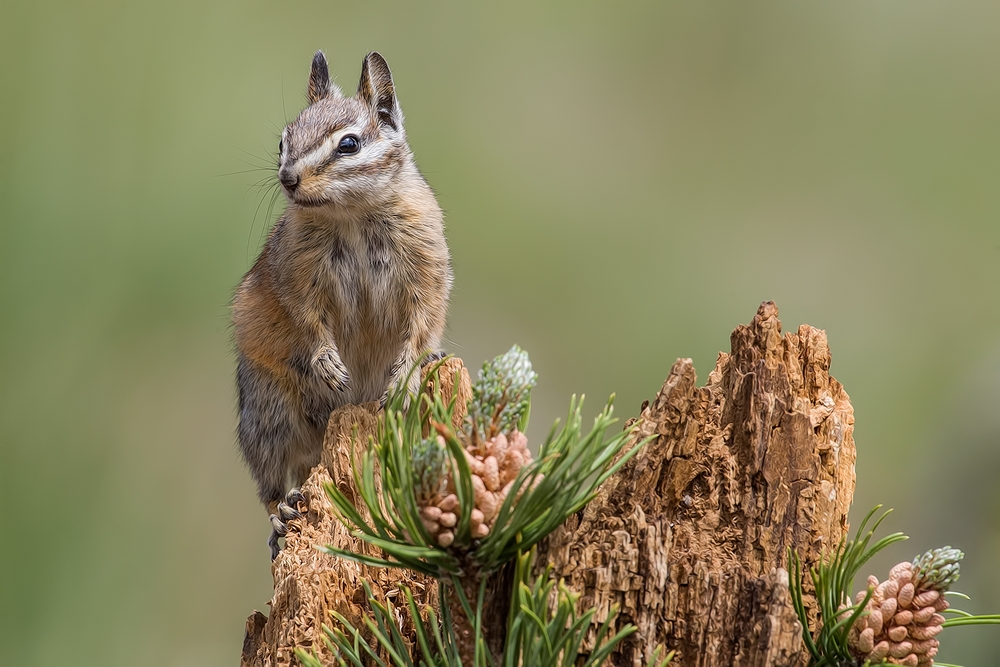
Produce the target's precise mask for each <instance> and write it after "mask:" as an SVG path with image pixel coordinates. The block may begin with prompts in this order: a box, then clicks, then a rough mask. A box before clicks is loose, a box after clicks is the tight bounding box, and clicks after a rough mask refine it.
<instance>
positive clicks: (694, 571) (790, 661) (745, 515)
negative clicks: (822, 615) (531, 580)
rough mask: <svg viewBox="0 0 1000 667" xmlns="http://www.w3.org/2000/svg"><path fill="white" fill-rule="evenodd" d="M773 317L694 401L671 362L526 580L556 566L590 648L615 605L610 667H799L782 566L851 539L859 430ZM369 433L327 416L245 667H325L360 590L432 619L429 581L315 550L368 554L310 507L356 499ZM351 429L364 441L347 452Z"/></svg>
mask: <svg viewBox="0 0 1000 667" xmlns="http://www.w3.org/2000/svg"><path fill="white" fill-rule="evenodd" d="M777 315H778V310H777V307H776V306H775V305H774V304H773V303H771V302H766V303H764V304H762V305H761V307H760V308H759V309H758V311H757V314H756V316H755V317H754V318H753V321H752V322H751V324H749V325H746V326H740V327H738V328H737V329H736V330H735V331H734V332H733V333H732V337H731V343H732V351H731V352H730V353H729V354H725V353H723V354H720V355H719V359H718V362H717V364H716V367H715V369H714V370H713V371H712V373H711V374H710V375H709V378H708V383H707V385H706V386H704V387H697V386H696V382H695V372H694V367H693V365H692V363H691V360H690V359H680V360H678V361H677V362H676V363H675V364H674V366H673V368H672V369H671V371H670V375H669V377H668V378H667V380H666V382H665V383H664V385H663V387H662V389H661V390H660V392H659V394H658V395H657V396H656V398H655V399H654V400H653V401H652V402H647V403H645V404H644V405H643V409H642V414H641V416H640V417H639V418H638V424H637V430H636V434H635V436H634V438H635V439H634V442H638V441H640V440H642V439H644V438H647V437H652V439H651V440H650V441H649V442H648V443H647V444H646V445H644V446H643V447H642V449H641V450H640V451H639V452H638V453H637V454H636V456H635V457H634V458H633V459H632V460H631V461H629V462H628V463H627V464H626V465H625V466H624V467H623V468H622V469H621V470H620V471H619V472H618V473H617V474H616V475H615V476H614V477H612V478H611V479H609V480H608V482H607V483H606V484H605V485H604V486H603V487H602V489H601V491H600V493H599V495H598V497H597V498H595V499H594V500H593V501H592V502H591V503H590V504H589V505H588V506H587V507H586V508H585V509H584V510H583V511H582V512H580V513H579V514H578V515H576V516H575V517H572V518H571V519H570V520H569V521H568V522H567V523H566V524H565V525H564V526H563V527H562V528H560V529H559V530H557V531H556V532H555V533H553V534H552V535H551V536H550V537H549V538H548V539H547V540H545V541H544V542H543V543H542V544H541V545H540V547H539V553H538V557H537V558H536V568H537V569H538V572H541V571H543V570H544V568H545V567H546V565H551V566H552V567H553V570H554V576H556V577H559V578H563V579H564V580H565V582H566V585H567V586H568V587H569V588H570V589H572V590H575V591H577V592H579V593H581V594H582V598H581V600H580V605H581V607H582V608H584V609H587V608H597V610H598V612H597V614H596V615H595V617H594V623H595V626H594V628H592V630H591V636H590V637H589V638H588V641H589V642H590V644H589V645H590V646H592V645H593V643H592V642H593V640H594V637H593V634H594V631H595V630H596V624H599V623H601V622H603V621H604V619H605V618H606V617H607V615H608V613H609V612H610V610H611V608H612V605H617V606H618V607H619V608H620V614H619V616H618V618H617V619H616V620H615V622H614V626H613V627H614V628H615V629H617V628H620V627H621V626H623V625H624V624H625V623H632V624H634V625H635V626H637V627H638V632H637V633H635V634H634V635H632V636H631V637H629V638H628V639H627V640H626V641H625V642H623V643H622V644H621V645H620V646H619V649H618V651H617V652H616V653H615V654H613V656H612V657H611V659H610V663H611V664H614V665H630V666H633V665H634V666H637V667H638V666H639V665H645V664H647V662H648V660H649V658H650V657H651V655H652V651H653V650H654V648H655V647H656V646H657V645H661V644H662V645H664V646H665V647H666V648H667V649H676V650H677V651H678V655H677V657H676V658H675V660H674V662H673V663H672V666H673V667H716V666H718V667H765V666H766V667H783V666H792V665H803V664H805V662H806V654H805V651H804V648H803V644H802V640H801V632H802V630H801V627H800V626H799V623H798V620H797V618H796V615H795V612H794V610H793V609H792V606H791V601H790V598H789V595H788V574H787V571H786V570H785V568H786V565H787V559H788V554H787V550H788V548H790V547H791V548H794V549H797V550H798V552H799V554H800V555H801V556H802V558H803V561H804V566H805V567H806V568H808V567H810V566H812V565H814V564H815V563H816V562H817V561H818V559H819V556H820V553H821V550H822V549H823V548H831V547H833V546H835V545H836V544H837V543H838V542H839V541H840V540H841V539H842V538H843V537H844V535H845V533H846V530H847V513H848V509H849V507H850V504H851V499H852V497H853V493H854V461H855V449H854V440H853V435H852V434H853V428H854V413H853V408H852V407H851V403H850V400H849V398H848V396H847V394H846V392H844V389H843V387H842V386H841V385H840V383H839V382H837V381H836V380H835V379H833V378H832V377H831V376H830V375H829V369H830V352H829V348H828V346H827V341H826V334H825V333H824V332H823V331H820V330H817V329H814V328H812V327H809V326H802V327H799V329H798V331H797V332H796V333H786V334H784V335H782V334H781V323H780V322H779V321H778V317H777ZM446 371H450V372H452V373H453V372H459V373H460V374H462V376H463V378H464V381H463V384H462V385H461V387H460V392H464V393H465V397H467V396H468V393H467V392H468V376H467V374H466V373H465V371H464V368H462V366H461V362H460V361H459V360H451V361H450V362H449V365H448V366H446ZM443 376H444V377H450V374H449V375H443ZM444 384H445V385H447V384H448V383H444ZM459 403H460V404H462V405H464V401H463V400H460V401H459ZM375 419H376V416H375V406H365V407H361V408H357V407H352V408H345V409H344V410H338V411H337V412H335V413H334V414H333V415H332V416H331V420H330V426H329V428H328V432H327V439H326V443H325V452H324V457H323V463H322V464H321V465H320V466H317V468H316V469H314V471H313V473H312V475H310V478H309V481H308V482H307V483H306V485H305V486H304V487H303V491H304V493H305V494H306V496H307V498H308V500H309V511H308V513H307V514H306V516H305V518H304V519H302V520H301V521H298V522H294V523H295V524H296V525H295V529H296V531H295V532H290V533H289V536H288V538H287V545H286V548H285V550H284V551H282V553H281V554H280V555H279V557H278V559H277V560H276V561H275V563H274V566H273V574H274V580H275V595H274V598H273V600H272V602H271V615H270V617H269V618H267V619H265V618H264V617H263V615H262V614H260V612H255V614H254V615H252V616H251V617H250V619H248V621H247V636H246V640H245V642H244V651H243V659H242V661H241V665H243V666H247V667H249V666H253V667H265V666H270V665H290V664H296V660H295V657H294V653H293V652H292V650H293V648H294V647H295V646H303V647H306V648H307V649H308V648H316V647H319V648H320V649H321V650H320V654H321V656H326V657H327V658H329V655H328V654H326V653H324V651H325V648H323V647H322V646H321V645H322V640H321V639H320V637H321V631H320V626H321V624H322V623H324V622H329V621H328V620H327V619H328V618H329V616H328V613H327V612H328V611H329V610H336V611H338V612H340V613H342V614H344V615H345V616H347V617H348V618H352V619H357V618H359V616H360V613H359V612H360V611H361V609H362V608H363V605H364V600H363V594H359V591H361V585H360V581H361V579H362V578H367V579H368V580H369V581H370V582H371V585H372V589H373V591H375V592H376V594H377V595H378V596H379V597H384V596H387V595H389V596H391V595H394V592H395V590H396V589H397V587H398V583H399V582H400V581H401V580H403V581H405V582H406V583H407V585H409V586H410V587H411V588H413V589H414V592H415V593H416V594H417V595H419V596H422V600H423V601H426V602H428V603H432V604H433V603H435V602H436V601H435V600H434V598H435V595H436V586H435V585H434V582H431V581H428V580H426V579H425V578H423V577H421V576H419V575H416V574H414V573H410V572H404V571H401V570H380V569H374V568H369V567H365V566H360V565H357V564H354V563H349V562H345V561H342V560H335V559H333V558H331V557H329V556H325V555H322V554H320V553H318V552H316V551H315V550H314V549H313V548H312V545H314V544H331V543H332V544H336V545H337V546H340V547H344V548H351V549H354V550H356V551H361V552H363V553H372V554H374V552H375V550H374V549H373V548H372V547H370V546H368V545H366V544H364V543H362V542H361V541H360V540H356V539H355V538H353V537H351V536H350V535H348V534H347V531H346V529H344V528H343V526H341V525H340V524H339V523H338V522H337V521H336V520H335V519H334V518H333V517H332V514H331V511H332V510H331V507H330V504H329V501H328V500H327V499H326V496H325V494H324V493H323V492H322V485H323V483H324V482H325V481H330V480H332V481H334V483H336V484H338V485H339V486H340V488H342V489H344V490H346V491H350V490H351V489H353V477H352V473H351V456H350V452H351V451H354V449H353V448H354V447H358V446H364V444H365V443H367V435H368V434H370V433H372V432H373V429H374V425H375ZM632 421H633V422H634V421H635V420H632ZM355 425H356V427H357V433H358V435H359V436H360V437H359V438H353V439H352V437H351V433H352V430H353V428H354V427H355ZM498 595H499V593H498ZM501 597H502V595H501ZM807 603H811V600H808V598H807ZM526 667H527V666H526Z"/></svg>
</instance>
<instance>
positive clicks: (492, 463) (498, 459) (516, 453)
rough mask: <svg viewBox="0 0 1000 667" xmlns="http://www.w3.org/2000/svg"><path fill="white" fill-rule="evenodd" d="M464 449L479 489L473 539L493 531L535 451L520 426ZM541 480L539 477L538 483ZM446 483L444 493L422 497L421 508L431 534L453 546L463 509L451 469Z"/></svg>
mask: <svg viewBox="0 0 1000 667" xmlns="http://www.w3.org/2000/svg"><path fill="white" fill-rule="evenodd" d="M442 447H443V442H442ZM463 451H464V452H465V459H466V461H467V462H468V464H469V469H470V471H471V472H472V488H473V490H474V491H475V504H474V506H473V509H472V516H471V523H470V529H471V531H472V537H473V539H482V538H484V537H486V536H487V535H489V534H490V530H491V529H492V528H493V524H494V522H495V521H496V518H497V513H498V512H499V511H500V507H501V506H502V505H503V502H504V500H505V499H506V498H507V495H508V494H509V493H510V491H511V488H512V487H513V485H514V480H515V479H516V478H517V475H518V473H520V472H521V468H523V467H524V466H525V465H527V464H528V463H530V462H531V452H530V451H529V450H528V439H527V438H526V437H525V436H524V434H523V433H521V432H520V431H517V430H515V431H513V432H512V433H510V435H509V437H508V436H507V435H504V434H503V433H500V434H497V435H496V436H494V437H492V438H490V439H489V440H487V441H486V442H485V443H482V444H480V445H479V446H478V447H476V448H475V449H474V450H472V448H471V447H466V448H465V449H464V450H463ZM473 451H475V453H473ZM539 478H540V476H539ZM538 481H539V479H537V478H536V483H537V482H538ZM442 486H443V488H444V492H443V493H441V494H438V495H436V496H434V497H431V498H427V499H426V500H424V499H419V502H421V503H424V502H426V504H422V506H421V508H420V517H421V519H422V521H423V524H424V528H426V529H427V532H428V533H430V534H431V537H432V538H434V539H435V540H437V543H438V544H439V545H440V546H442V547H449V546H451V545H452V543H453V542H454V541H455V531H454V528H455V526H456V525H457V523H458V516H459V514H461V511H462V510H461V508H460V507H459V504H458V496H457V495H456V494H455V481H454V480H453V479H452V476H451V474H450V473H448V474H447V475H446V476H445V479H444V481H443V484H442ZM522 490H523V487H522Z"/></svg>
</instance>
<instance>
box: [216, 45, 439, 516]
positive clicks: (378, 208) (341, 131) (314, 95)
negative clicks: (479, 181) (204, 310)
mask: <svg viewBox="0 0 1000 667" xmlns="http://www.w3.org/2000/svg"><path fill="white" fill-rule="evenodd" d="M328 79H329V74H328V73H327V69H326V60H325V58H323V57H322V54H321V53H318V54H317V55H316V58H315V59H314V60H313V68H312V72H311V75H310V79H309V96H310V105H309V106H308V107H307V108H306V109H305V110H303V111H302V113H301V114H299V117H298V118H297V119H296V120H295V121H294V122H292V123H291V124H290V125H289V126H288V127H287V128H286V129H285V132H284V133H283V135H282V151H281V155H280V158H279V159H280V163H279V175H280V178H281V182H282V184H283V185H284V189H285V194H286V196H287V197H288V207H287V209H286V210H285V213H284V215H283V216H282V217H281V219H280V220H279V221H278V222H277V224H275V226H274V228H273V229H272V230H271V233H270V235H269V237H268V239H267V243H266V244H265V245H264V248H263V250H262V251H261V254H260V257H259V258H258V259H257V261H256V263H255V264H254V265H253V268H251V269H250V271H249V272H248V273H247V274H246V276H245V277H244V278H243V281H242V282H241V283H240V286H239V288H238V290H237V292H236V297H235V299H234V302H233V322H234V324H235V329H236V346H237V349H238V357H239V370H238V385H239V393H240V426H239V438H240V446H241V449H242V452H243V455H244V458H245V459H246V461H247V464H248V466H249V467H250V470H251V472H252V473H253V476H254V478H255V480H256V481H257V483H258V487H259V493H260V498H261V501H262V502H264V504H265V505H266V506H267V507H268V510H269V511H271V512H274V511H275V508H276V507H277V504H278V502H279V501H280V499H281V498H282V496H283V494H284V492H285V491H287V490H288V488H289V487H290V486H292V485H297V484H298V483H301V481H302V480H303V479H304V476H305V473H306V472H307V471H308V469H309V467H311V466H312V465H314V464H315V463H316V462H318V460H319V455H320V449H321V446H322V438H323V431H324V429H325V427H326V420H327V418H328V417H329V415H330V412H331V411H332V410H333V409H335V408H337V407H340V406H342V405H345V404H361V403H365V402H368V401H373V400H379V399H381V398H382V397H383V396H384V394H385V392H386V390H387V388H388V387H389V386H390V385H391V384H393V383H395V382H398V381H399V380H400V378H401V377H404V376H405V374H406V373H407V372H408V371H409V370H410V368H411V367H412V366H413V365H414V364H415V363H416V362H417V361H418V360H419V359H420V357H421V356H422V355H423V354H424V353H426V352H428V351H431V352H434V351H437V350H438V349H439V348H440V344H441V336H442V334H443V332H444V325H445V317H446V312H447V307H448V293H449V291H450V288H451V280H452V278H451V267H450V261H449V256H448V248H447V245H446V243H445V237H444V222H443V216H442V213H441V209H440V207H439V206H438V204H437V200H436V199H435V197H434V194H433V192H432V191H431V189H430V187H429V186H428V185H427V183H426V181H424V179H423V177H422V176H421V175H420V173H419V171H418V170H417V167H416V164H415V162H414V160H413V155H412V153H411V151H410V148H409V146H408V145H407V143H406V137H405V133H404V131H403V125H402V120H403V117H402V113H401V112H400V111H399V105H398V102H397V100H396V96H395V89H394V86H393V82H392V77H391V74H390V73H389V68H388V66H387V65H386V64H385V61H384V60H383V59H382V57H381V56H379V55H378V54H376V53H372V54H369V56H368V57H367V58H365V61H364V64H363V67H362V77H361V83H360V84H359V86H358V95H357V96H356V97H354V98H345V97H343V95H342V94H341V93H340V91H339V90H337V89H336V87H335V86H333V84H332V83H330V82H329V81H328ZM347 134H350V135H352V136H354V137H356V138H357V139H358V141H359V143H360V145H361V149H360V150H359V151H357V153H355V154H341V153H339V152H338V145H339V144H338V143H337V142H339V141H343V137H344V136H346V135H347ZM296 179H297V180H296ZM414 377H415V378H419V373H416V374H414Z"/></svg>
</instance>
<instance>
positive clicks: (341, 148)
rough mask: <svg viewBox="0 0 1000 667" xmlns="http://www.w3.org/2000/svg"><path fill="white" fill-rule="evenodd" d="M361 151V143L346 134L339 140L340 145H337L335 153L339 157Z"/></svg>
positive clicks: (354, 137)
mask: <svg viewBox="0 0 1000 667" xmlns="http://www.w3.org/2000/svg"><path fill="white" fill-rule="evenodd" d="M360 149H361V142H360V141H358V138H357V137H356V136H354V135H353V134H348V135H346V136H345V137H343V138H342V139H341V140H340V144H338V145H337V152H338V153H340V154H341V155H350V154H351V153H357V152H358V150H360Z"/></svg>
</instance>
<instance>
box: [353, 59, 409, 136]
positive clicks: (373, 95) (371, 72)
mask: <svg viewBox="0 0 1000 667" xmlns="http://www.w3.org/2000/svg"><path fill="white" fill-rule="evenodd" d="M358 98H360V99H361V101H363V102H364V103H365V104H367V105H368V106H370V107H371V108H372V110H373V111H374V112H375V113H376V114H377V115H378V119H379V122H380V123H382V124H383V125H388V126H389V127H391V128H392V129H394V130H398V129H399V128H401V127H402V126H403V113H402V112H401V111H400V110H399V101H398V100H397V99H396V88H395V86H393V85H392V72H390V71H389V65H388V64H387V63H386V62H385V58H383V57H382V56H380V55H379V54H378V53H375V52H374V51H372V52H371V53H369V54H368V55H367V56H366V57H365V61H364V63H362V65H361V81H360V82H359V83H358Z"/></svg>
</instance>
